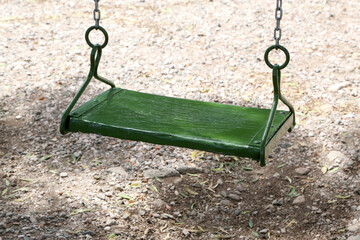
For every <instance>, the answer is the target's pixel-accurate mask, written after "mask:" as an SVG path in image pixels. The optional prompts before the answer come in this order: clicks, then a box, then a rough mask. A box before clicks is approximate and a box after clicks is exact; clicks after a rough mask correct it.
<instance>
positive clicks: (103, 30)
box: [85, 26, 109, 48]
mask: <svg viewBox="0 0 360 240" xmlns="http://www.w3.org/2000/svg"><path fill="white" fill-rule="evenodd" d="M94 29H96V30H100V31H101V32H102V33H103V34H104V37H105V41H104V43H103V44H102V45H100V48H104V47H106V45H107V44H108V41H109V35H108V33H107V32H106V30H105V29H104V28H102V27H100V26H98V27H96V26H92V27H89V28H88V30H86V33H85V40H86V42H87V44H88V45H89V46H90V47H92V48H93V47H95V45H94V44H93V43H92V42H91V41H90V39H89V35H90V32H91V31H92V30H94Z"/></svg>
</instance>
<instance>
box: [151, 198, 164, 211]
mask: <svg viewBox="0 0 360 240" xmlns="http://www.w3.org/2000/svg"><path fill="white" fill-rule="evenodd" d="M153 205H154V207H155V208H156V209H162V208H165V207H166V205H167V204H166V202H164V201H163V200H161V199H156V200H155V201H154V202H153Z"/></svg>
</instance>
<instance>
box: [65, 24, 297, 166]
mask: <svg viewBox="0 0 360 240" xmlns="http://www.w3.org/2000/svg"><path fill="white" fill-rule="evenodd" d="M93 29H100V28H95V27H92V28H89V29H88V30H87V32H86V40H87V42H88V44H89V45H90V46H91V47H92V51H91V55H90V71H89V75H88V77H87V79H86V81H85V83H84V84H83V85H82V87H81V88H80V90H79V92H78V93H77V94H76V95H75V97H74V99H73V100H72V101H71V103H70V104H69V106H68V108H67V109H66V111H65V113H64V115H63V117H62V120H61V126H60V132H61V133H62V134H65V133H66V132H83V133H95V134H100V135H104V136H111V137H116V138H122V139H129V140H138V141H144V142H150V143H156V144H163V145H174V146H179V147H187V148H192V149H199V150H205V151H211V152H218V153H223V154H228V155H236V156H241V157H248V158H252V159H254V160H257V161H259V162H260V165H261V166H265V160H266V158H267V156H268V155H269V153H270V152H271V150H272V149H273V148H274V147H275V146H276V144H277V142H278V141H279V140H280V138H281V137H282V136H283V135H284V134H285V133H286V131H291V130H292V128H293V127H294V126H295V112H294V108H293V107H292V105H291V104H290V103H289V102H288V101H287V100H286V99H285V98H284V97H283V96H282V95H281V91H280V78H281V74H280V69H281V68H284V67H285V66H286V65H287V64H288V62H289V60H290V55H289V54H288V52H287V50H286V49H285V48H284V47H282V46H278V47H276V49H278V48H280V49H281V50H283V51H284V52H285V55H286V62H285V63H284V64H283V65H282V66H279V65H277V64H275V65H272V64H271V63H270V62H269V61H268V54H269V52H270V51H271V50H272V49H274V48H275V47H273V46H272V47H270V48H269V49H268V50H267V51H266V52H265V60H266V63H267V64H268V65H269V67H271V68H272V69H273V85H274V100H273V105H272V108H271V109H260V108H245V107H240V106H234V105H226V104H219V103H211V102H202V101H194V100H188V99H180V98H172V97H165V96H159V95H154V94H147V93H141V92H135V91H130V90H125V89H120V88H115V86H114V84H113V83H112V82H111V81H109V80H107V79H105V78H103V77H100V76H99V75H98V73H97V69H98V66H99V62H100V59H101V54H102V48H103V47H105V46H106V44H107V41H108V36H107V33H106V31H105V29H103V28H101V29H100V30H101V31H102V32H103V33H104V35H105V42H104V43H103V44H102V45H99V44H96V45H94V44H92V43H91V42H90V40H89V38H88V35H89V33H90V31H92V30H93ZM93 77H94V78H96V79H98V80H100V81H102V82H104V83H106V84H108V85H110V86H111V89H110V90H108V91H106V92H104V93H102V94H100V95H98V96H97V97H95V98H93V99H92V100H90V101H89V102H87V103H85V104H83V105H81V106H80V107H78V108H77V109H75V110H74V111H72V109H73V108H74V106H75V104H76V103H77V101H78V100H79V98H80V96H81V95H82V93H83V92H84V90H85V89H86V87H87V86H88V84H89V82H90V81H91V79H92V78H93ZM279 100H281V101H282V102H284V103H285V105H287V106H288V107H289V111H282V110H277V105H278V101H279Z"/></svg>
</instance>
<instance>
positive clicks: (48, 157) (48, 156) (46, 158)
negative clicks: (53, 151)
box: [39, 155, 52, 162]
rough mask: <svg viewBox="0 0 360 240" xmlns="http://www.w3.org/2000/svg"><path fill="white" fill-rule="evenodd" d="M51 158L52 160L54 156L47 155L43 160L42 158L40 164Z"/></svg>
mask: <svg viewBox="0 0 360 240" xmlns="http://www.w3.org/2000/svg"><path fill="white" fill-rule="evenodd" d="M50 158H52V155H45V156H43V157H42V158H40V160H39V161H40V162H42V161H45V160H48V159H50Z"/></svg>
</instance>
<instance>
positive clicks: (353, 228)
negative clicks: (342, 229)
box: [347, 223, 360, 232]
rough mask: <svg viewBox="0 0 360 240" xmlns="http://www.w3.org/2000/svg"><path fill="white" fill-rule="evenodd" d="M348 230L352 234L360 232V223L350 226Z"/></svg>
mask: <svg viewBox="0 0 360 240" xmlns="http://www.w3.org/2000/svg"><path fill="white" fill-rule="evenodd" d="M347 230H348V231H350V232H360V223H357V224H353V225H351V226H349V227H348V228H347Z"/></svg>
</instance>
